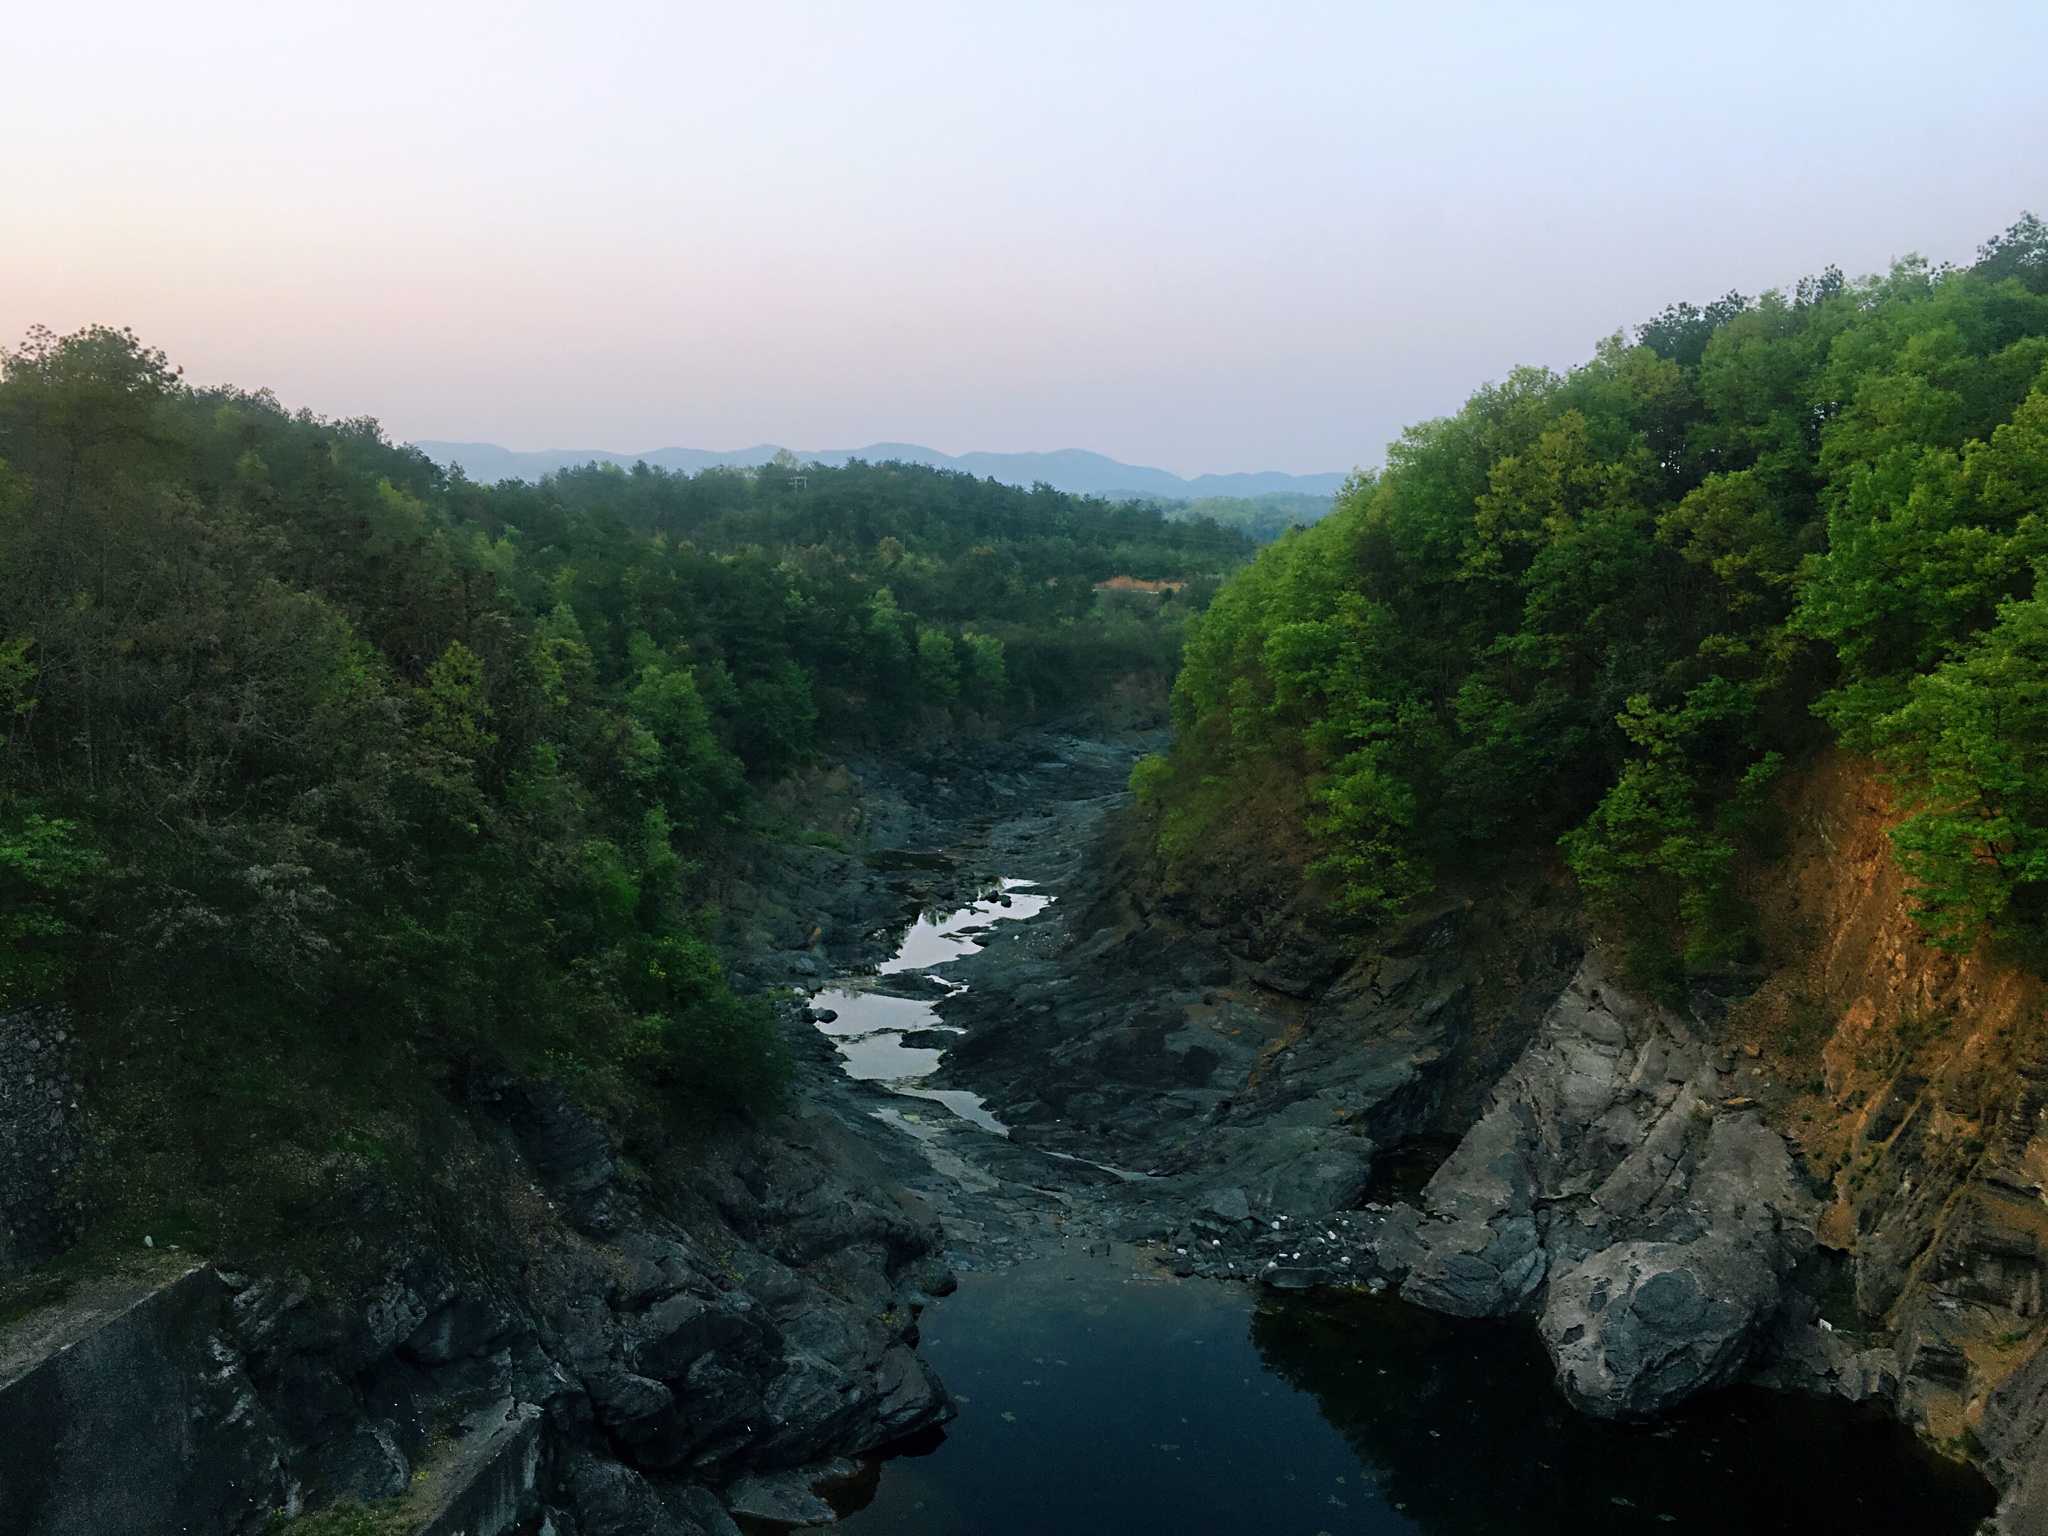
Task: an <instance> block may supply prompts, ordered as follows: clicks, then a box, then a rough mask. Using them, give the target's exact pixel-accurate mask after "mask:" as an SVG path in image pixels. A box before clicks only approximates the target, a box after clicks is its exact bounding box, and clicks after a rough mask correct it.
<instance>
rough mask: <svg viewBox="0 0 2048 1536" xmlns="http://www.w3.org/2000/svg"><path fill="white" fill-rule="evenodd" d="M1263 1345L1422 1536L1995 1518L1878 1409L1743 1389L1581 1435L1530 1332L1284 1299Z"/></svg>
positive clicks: (1730, 1532) (1731, 1531)
mask: <svg viewBox="0 0 2048 1536" xmlns="http://www.w3.org/2000/svg"><path fill="white" fill-rule="evenodd" d="M1252 1339H1253V1342H1254V1343H1255V1344H1256V1345H1257V1347H1258V1351H1259V1355H1260V1358H1261V1360H1262V1361H1263V1362H1264V1364H1265V1366H1266V1368H1267V1369H1268V1370H1270V1371H1272V1372H1273V1373H1274V1374H1275V1375H1276V1376H1278V1377H1279V1378H1280V1379H1282V1380H1284V1381H1287V1382H1289V1383H1291V1384H1293V1385H1295V1386H1297V1387H1300V1388H1303V1389H1304V1390H1306V1391H1308V1392H1310V1393H1312V1394H1313V1395H1314V1397H1315V1399H1316V1402H1317V1403H1318V1405H1319V1406H1320V1407H1321V1409H1322V1412H1323V1416H1324V1417H1325V1418H1326V1419H1328V1420H1329V1422H1330V1423H1331V1424H1333V1425H1335V1426H1336V1427H1337V1429H1339V1430H1340V1431H1342V1432H1343V1434H1344V1437H1345V1438H1346V1439H1347V1440H1348V1441H1350V1443H1351V1445H1352V1448H1353V1449H1354V1450H1355V1451H1356V1453H1357V1455H1358V1458H1359V1461H1360V1464H1361V1465H1362V1466H1364V1467H1368V1468H1370V1469H1371V1470H1372V1472H1373V1474H1374V1475H1375V1476H1376V1477H1377V1478H1378V1480H1379V1483H1380V1486H1381V1487H1382V1489H1383V1490H1384V1493H1385V1497H1386V1498H1387V1499H1388V1501H1389V1502H1390V1503H1391V1504H1392V1505H1393V1507H1394V1508H1395V1509H1397V1510H1400V1511H1401V1512H1402V1513H1404V1514H1406V1515H1407V1516H1408V1517H1409V1518H1411V1519H1413V1520H1415V1521H1416V1522H1417V1523H1418V1524H1419V1525H1420V1527H1421V1528H1422V1529H1423V1530H1424V1531H1427V1532H1429V1533H1431V1536H1497V1533H1505V1532H1516V1533H1520V1536H1566V1533H1569V1536H1609V1533H1613V1536H1621V1533H1625V1532H1643V1531H1666V1530H1668V1531H1692V1532H1711V1533H1715V1536H1720V1533H1727V1536H1735V1533H1737V1532H1747V1533H1776V1532H1785V1533H1787V1536H1791V1533H1798V1536H1835V1533H1840V1536H1851V1533H1855V1536H1866V1533H1871V1532H1877V1531H1883V1532H1886V1533H1888V1536H1965V1533H1968V1532H1970V1531H1973V1530H1975V1529H1976V1525H1977V1522H1978V1521H1979V1520H1980V1519H1981V1518H1982V1517H1983V1516H1985V1515H1987V1514H1989V1513H1990V1512H1991V1509H1992V1506H1993V1504H1994V1503H1995V1497H1994V1495H1993V1494H1992V1492H1991V1490H1990V1488H1989V1487H1988V1486H1987V1485H1986V1484H1985V1482H1984V1481H1983V1479H1982V1478H1980V1477H1978V1476H1977V1474H1976V1473H1974V1472H1972V1471H1971V1470H1969V1469H1968V1468H1966V1467H1959V1466H1957V1465H1955V1464H1954V1463H1951V1462H1948V1461H1945V1460H1943V1459H1942V1458H1941V1457H1939V1456H1937V1455H1935V1454H1934V1453H1933V1452H1932V1451H1931V1450H1929V1449H1928V1448H1927V1447H1925V1446H1924V1445H1922V1444H1921V1443H1920V1442H1918V1441H1917V1440H1915V1439H1914V1437H1913V1436H1912V1434H1911V1433H1909V1432H1908V1431H1907V1430H1906V1429H1905V1428H1904V1427H1903V1426H1902V1425H1900V1424H1898V1423H1897V1422H1896V1421H1895V1420H1893V1419H1892V1418H1891V1417H1890V1416H1889V1415H1888V1414H1886V1413H1884V1412H1882V1411H1881V1410H1879V1409H1876V1408H1852V1407H1850V1406H1849V1405H1847V1404H1844V1403H1841V1402H1838V1401H1829V1400H1825V1399H1820V1398H1810V1397H1801V1396H1794V1395H1790V1394H1785V1393H1774V1392H1765V1391H1763V1390H1761V1389H1759V1388H1734V1389H1730V1390H1728V1391H1724V1392H1717V1393H1712V1394H1709V1395H1708V1396H1706V1397H1704V1398H1700V1399H1697V1400H1695V1401H1694V1402H1693V1403H1691V1404H1689V1405H1687V1406H1686V1407H1684V1408H1682V1409H1681V1410H1679V1411H1678V1412H1677V1413H1676V1414H1673V1415H1670V1416H1668V1417H1666V1418H1663V1419H1661V1420H1658V1421H1656V1422H1654V1423H1648V1424H1612V1423H1603V1422H1600V1421H1598V1420H1594V1419H1589V1418H1586V1417H1585V1416H1583V1415H1581V1414H1578V1413H1575V1412H1573V1411H1572V1409H1571V1408H1570V1407H1569V1406H1568V1405H1567V1404H1566V1403H1565V1401H1564V1400H1563V1398H1562V1397H1561V1396H1560V1395H1559V1394H1558V1393H1557V1392H1556V1390H1555V1389H1554V1388H1553V1386H1552V1384H1551V1372H1550V1363H1549V1361H1548V1359H1547V1358H1546V1357H1545V1355H1544V1353H1543V1348H1542V1345H1541V1343H1540V1342H1539V1341H1538V1340H1537V1338H1536V1336H1535V1332H1534V1330H1533V1329H1531V1328H1529V1327H1528V1326H1527V1325H1526V1324H1518V1323H1499V1322H1495V1323H1486V1322H1479V1323H1474V1322H1464V1321H1457V1320H1454V1319H1450V1318H1444V1317H1439V1316H1437V1315H1436V1314H1434V1313H1429V1312H1423V1311H1420V1310H1418V1309H1416V1308H1413V1307H1409V1306H1406V1305H1403V1304H1402V1303H1400V1302H1397V1301H1391V1300H1375V1299H1372V1298H1368V1297H1349V1296H1346V1297H1342V1298H1336V1299H1329V1300H1320V1301H1318V1300H1304V1299H1290V1300H1288V1301H1285V1302H1280V1303H1274V1304H1269V1305H1263V1306H1261V1307H1260V1308H1259V1309H1258V1311H1257V1313H1256V1314H1255V1316H1254V1318H1253V1321H1252Z"/></svg>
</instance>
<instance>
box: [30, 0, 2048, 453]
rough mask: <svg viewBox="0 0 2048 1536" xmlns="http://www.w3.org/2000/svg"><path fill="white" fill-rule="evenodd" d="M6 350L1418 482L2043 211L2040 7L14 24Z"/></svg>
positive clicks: (633, 425)
mask: <svg viewBox="0 0 2048 1536" xmlns="http://www.w3.org/2000/svg"><path fill="white" fill-rule="evenodd" d="M7 32H8V38H9V44H10V47H9V53H10V55H11V64H12V67H11V68H10V70H9V82H8V87H7V89H6V90H5V91H4V92H0V341H5V342H6V343H7V344H13V342H14V340H15V339H17V338H19V337H20V336H21V335H22V334H23V333H24V332H25V331H26V330H27V328H28V327H29V326H31V325H35V324H42V325H47V326H50V327H52V328H53V329H56V330H59V331H65V330H70V329H74V328H76V327H78V326H81V325H85V324H88V323H103V324H109V325H126V326H130V327H132V328H133V329H134V330H136V331H137V332H138V333H139V334H140V335H141V336H142V337H143V339H144V340H145V341H147V342H149V343H151V344H152V345H155V346H158V347H161V348H163V349H164V350H165V351H166V352H168V353H169V354H170V356H171V358H172V360H173V361H174V362H176V363H178V364H180V365H182V366H183V368H184V370H185V373H186V377H187V378H188V379H190V380H192V381H193V382H195V383H208V384H210V383H222V382H231V383H235V384H238V385H242V386H245V387H249V388H256V387H268V388H271V389H273V390H275V391H276V393H277V394H278V395H279V397H280V398H282V399H283V400H284V401H285V402H286V403H287V404H288V405H291V406H293V407H299V406H305V407H310V408H311V409H313V410H314V411H316V412H319V413H321V414H323V415H330V416H358V415H372V416H375V417H377V418H378V419H379V420H380V421H381V422H383V424H384V426H385V428H386V430H387V431H389V432H390V433H391V435H392V436H394V437H396V438H400V439H406V440H411V439H423V438H424V439H436V438H438V439H451V440H457V441H461V440H481V441H489V442H495V443H499V444H501V445H504V446H506V447H511V448H520V449H539V448H609V449H619V450H629V451H630V450H639V449H650V448H654V447H660V446H666V445H683V446H689V447H697V448H710V449H730V448H739V447H742V446H747V445H750V444H753V443H758V442H764V441H767V442H778V443H783V444H787V445H790V446H794V447H799V448H815V449H824V448H845V447H854V446H858V445H861V444H865V443H868V442H873V441H877V440H890V441H899V442H912V443H919V444H923V445H926V446H930V447H933V448H937V449H940V450H941V451H944V452H949V453H959V452H966V451H970V450H991V451H1004V452H1015V451H1024V450H1034V449H1036V450H1049V449H1057V448H1065V447H1082V448H1089V449H1093V450H1095V451H1097V452H1101V453H1106V454H1109V455H1111V456H1113V457H1115V458H1118V459H1122V460H1124V461H1126V462H1130V463H1138V464H1148V465H1157V466H1160V467H1163V468H1167V469H1170V470H1173V471H1175V472H1176V473H1179V474H1184V475H1194V474H1200V473H1223V472H1229V471H1234V470H1270V469H1278V470H1287V471H1292V472H1295V473H1307V472H1315V471H1325V470H1342V469H1349V468H1352V467H1354V466H1361V465H1372V464H1376V463H1377V462H1379V460H1380V458H1381V455H1382V452H1383V450H1384V445H1385V444H1386V443H1387V441H1388V440H1390V439H1391V438H1393V437H1395V436H1397V435H1398V433H1399V432H1400V430H1401V428H1402V427H1403V426H1404V425H1406V424H1408V423H1410V422H1414V421H1418V420H1422V419H1426V418H1428V417H1431V416H1436V415H1440V414H1443V413H1446V412H1449V411H1452V410H1455V409H1456V408H1457V406H1458V405H1459V403H1460V402H1461V401H1462V400H1463V399H1464V397H1465V396H1466V395H1467V394H1468V393H1470V391H1471V390H1472V389H1473V388H1475V387H1477V386H1478V385H1480V384H1482V383H1484V382H1486V381H1487V380H1491V379H1498V378H1499V377H1501V376H1502V375H1503V374H1504V373H1505V372H1506V371H1507V370H1508V369H1509V368H1511V367H1514V366H1516V365H1518V364H1541V365H1547V366H1550V367H1555V368H1565V367H1569V366H1571V365H1573V364H1574V363H1577V362H1580V361H1583V360H1584V359H1585V358H1586V357H1588V356H1589V355H1590V354H1591V352H1592V349H1593V347H1594V345H1595V344H1596V343H1597V342H1598V340H1599V339H1600V338H1601V337H1602V336H1604V335H1608V334H1611V333H1612V332H1614V331H1615V330H1617V329H1619V328H1622V327H1624V326H1627V325H1630V324H1633V323H1636V322H1638V321H1640V320H1642V319H1645V318H1647V317H1648V316H1649V315H1651V314H1653V313H1655V312H1656V311H1657V310H1659V309H1661V308H1662V307H1663V306H1664V305H1665V304H1667V303H1669V302H1670V301H1672V300H1675V299H1692V300H1694V301H1704V300H1706V299H1709V298H1712V297H1715V296H1717V295H1719V294H1722V293H1724V292H1726V291H1728V290H1729V289H1731V288H1734V289H1739V290H1741V291H1743V292H1745V293H1754V292H1756V291H1758V290H1760V289H1763V288H1767V287H1773V286H1789V285H1790V284H1791V283H1793V282H1795V281H1796V280H1797V279H1798V278H1799V277H1800V276H1801V275H1802V274H1805V273H1809V272H1814V271H1817V270H1819V269H1821V268H1823V267H1825V266H1826V265H1828V264H1829V263H1834V264H1836V265H1839V266H1841V267H1842V268H1843V269H1844V270H1846V271H1847V272H1849V273H1850V274H1851V275H1856V274H1859V273H1866V272H1872V271H1879V270H1882V269H1884V268H1885V267H1886V266H1887V265H1888V264H1889V263H1890V262H1891V261H1892V260H1893V259H1895V258H1898V257H1902V256H1905V255H1907V254H1909V253H1920V254H1922V255H1924V256H1926V257H1928V258H1930V259H1933V260H1936V261H1941V260H1955V261H1962V260H1967V259H1969V258H1970V256H1971V254H1972V252H1973V251H1974V249H1975V248H1976V246H1977V245H1978V244H1979V243H1980V242H1981V241H1982V240H1984V239H1985V238H1987V237H1988V236H1990V235H1991V234H1993V233H1995V232H1997V231H1998V230H2001V229H2003V228H2005V227H2006V226H2007V225H2009V224H2010V223H2011V222H2012V221H2013V220H2014V219H2015V218H2017V217H2018V216H2019V214H2020V213H2021V212H2022V211H2023V210H2026V209H2033V210H2036V211H2038V212H2040V213H2042V214H2043V215H2044V216H2048V89H2044V87H2043V84H2042V77H2041V73H2040V62H2041V60H2042V59H2043V58H2048V6H2042V5H2040V4H2038V3H2034V4H2015V5H1996V4H1971V3H1967V0H1949V3H1944V4H1922V5H1905V6H1890V5H1884V4H1877V3H1860V4H1853V5H1829V4H1822V3H1805V4H1798V5H1785V4H1776V5H1758V6H1744V5H1740V4H1734V3H1721V4H1712V5H1706V4H1691V5H1685V4H1658V3H1653V0H1635V3H1631V4H1626V5H1573V4H1565V3H1554V4H1546V5H1537V4H1523V5H1497V6H1495V5H1459V4H1440V5H1431V6H1421V5H1415V4H1412V3H1411V4H1401V5H1385V6H1378V5H1369V4H1362V3H1353V4H1339V5H1311V4H1300V5H1291V4H1285V3H1271V0H1268V3H1257V4H1253V3H1247V4H1241V5H1230V6H1207V5H1201V4H1195V3H1187V0H1180V3H1174V4H1160V5H1145V4H1129V5H1123V4H1115V3H1111V0H1089V3H1085V4H1076V5H1062V4H1057V3H1050V0H1044V3H1032V4H1023V5H1003V4H969V3H960V0H955V3H950V4H932V5H915V4H868V5H855V4H835V5H784V4H776V3H772V0H747V3H746V4H736V3H728V4H724V5H718V6H699V5H691V4H649V5H633V4H578V5H568V4H559V5H521V4H516V3H506V0H500V3H495V4H490V5H480V4H479V5H463V4H446V5H437V4H432V3H424V0H409V3H406V4H403V5H387V4H381V3H374V0H369V3H366V0H351V3H349V4H347V5H341V4H336V3H328V4H324V5H297V6H287V5H279V4H277V3H276V0H265V3H263V4H260V5H253V4H252V5H220V4H206V3H188V4H183V5H178V6H167V5H163V4H161V3H160V0H156V3H151V4H147V5H143V4H123V5H111V4H93V3H90V0H70V3H68V4H66V5H63V6H53V5H45V6H37V7H33V8H29V7H23V8H22V10H21V11H20V12H18V13H15V14H12V15H10V17H9V20H8V23H7Z"/></svg>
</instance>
